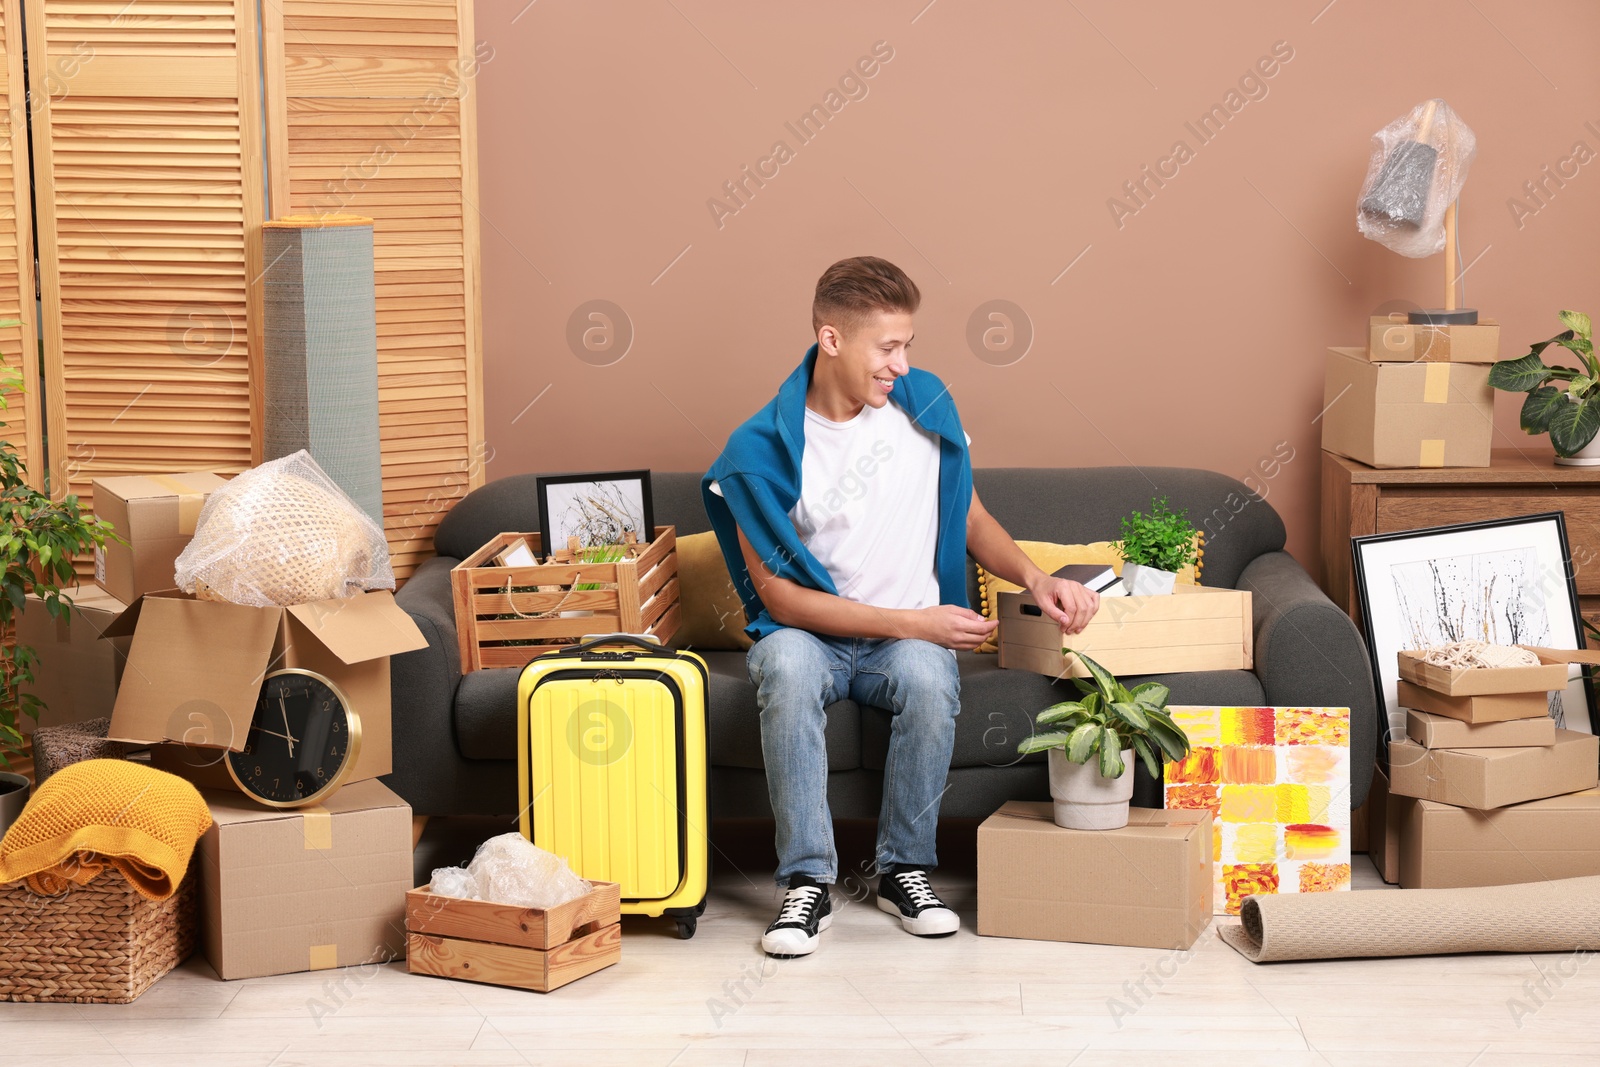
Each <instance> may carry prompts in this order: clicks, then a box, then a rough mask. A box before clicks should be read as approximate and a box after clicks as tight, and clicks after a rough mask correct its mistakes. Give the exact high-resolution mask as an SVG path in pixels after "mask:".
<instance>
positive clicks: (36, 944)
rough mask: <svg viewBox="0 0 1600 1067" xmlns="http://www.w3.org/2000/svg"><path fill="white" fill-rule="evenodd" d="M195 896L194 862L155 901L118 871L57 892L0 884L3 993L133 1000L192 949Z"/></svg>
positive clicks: (119, 1001) (14, 996)
mask: <svg viewBox="0 0 1600 1067" xmlns="http://www.w3.org/2000/svg"><path fill="white" fill-rule="evenodd" d="M198 897H199V893H198V891H197V889H196V886H195V874H194V871H193V870H192V869H191V870H190V872H189V875H188V877H186V878H185V879H184V880H183V884H182V885H181V886H180V887H179V888H178V891H177V892H176V893H174V894H173V895H172V896H170V897H168V898H167V899H166V900H159V901H158V900H146V899H145V898H143V897H141V896H140V895H139V894H138V893H136V892H134V890H133V887H132V886H130V885H129V884H128V882H127V880H126V879H124V878H123V877H122V876H121V875H118V874H117V873H116V872H115V871H107V872H104V873H102V874H101V875H100V876H99V877H98V878H96V879H95V880H94V881H92V882H90V883H89V884H88V885H85V886H78V887H75V888H73V889H71V890H69V891H68V892H66V893H63V894H61V895H60V896H54V897H47V896H41V895H39V894H38V893H35V892H33V891H32V890H31V889H29V888H28V884H27V883H26V882H12V883H11V884H9V885H4V886H0V945H3V946H5V947H4V949H3V950H0V1000H29V1001H38V1000H54V1001H69V1002H71V1003H75V1004H127V1003H128V1002H130V1001H132V1000H135V999H137V998H138V996H139V994H141V993H143V992H144V991H145V990H146V989H149V988H150V987H151V986H152V985H154V984H155V982H156V980H157V979H159V978H160V977H161V976H162V975H164V974H166V973H167V972H168V971H170V970H172V969H173V968H174V967H176V966H177V965H178V964H180V963H182V962H183V961H184V960H185V959H187V958H188V956H189V954H190V953H191V952H193V951H194V947H195V932H196V931H195V926H196V919H195V916H196V909H197V902H198Z"/></svg>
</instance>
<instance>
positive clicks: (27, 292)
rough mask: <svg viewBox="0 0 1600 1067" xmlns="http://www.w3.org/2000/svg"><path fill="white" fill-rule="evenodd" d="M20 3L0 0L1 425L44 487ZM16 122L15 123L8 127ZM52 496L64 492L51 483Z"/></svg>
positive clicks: (30, 477)
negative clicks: (6, 376)
mask: <svg viewBox="0 0 1600 1067" xmlns="http://www.w3.org/2000/svg"><path fill="white" fill-rule="evenodd" d="M22 47H23V42H22V6H21V3H20V0H3V2H0V64H3V65H4V72H3V76H0V321H9V320H13V319H17V320H20V325H16V326H0V359H3V360H4V362H5V366H6V369H7V370H10V371H12V372H18V371H20V374H19V375H18V377H19V384H20V385H21V387H22V392H21V393H20V394H17V393H12V394H10V395H9V396H8V397H7V398H6V403H7V407H6V410H5V411H4V412H3V413H0V422H3V423H5V428H4V429H3V430H0V433H3V434H4V438H5V440H7V441H9V442H10V443H11V445H12V447H13V448H15V449H16V450H17V455H18V457H19V458H20V459H21V460H22V462H23V464H24V465H25V466H26V467H27V471H28V481H29V483H30V484H32V485H33V486H35V487H37V488H43V487H44V485H45V473H46V472H45V468H44V418H43V415H42V413H41V410H40V395H41V394H40V389H39V360H38V358H37V352H38V346H39V334H38V323H37V321H36V318H37V316H36V315H35V312H34V300H33V224H32V219H31V214H32V209H31V206H30V203H29V199H30V189H29V176H28V130H27V87H26V85H25V84H24V83H23V62H22ZM13 123H15V125H13ZM56 492H57V494H58V495H60V494H62V493H64V492H65V490H64V489H57V490H56Z"/></svg>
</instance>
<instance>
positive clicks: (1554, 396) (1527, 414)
mask: <svg viewBox="0 0 1600 1067" xmlns="http://www.w3.org/2000/svg"><path fill="white" fill-rule="evenodd" d="M1559 317H1560V319H1561V322H1562V323H1563V324H1564V325H1565V326H1566V327H1567V328H1566V330H1564V331H1563V332H1561V333H1558V334H1556V335H1555V336H1554V337H1552V338H1550V339H1549V340H1548V341H1540V342H1539V343H1537V344H1534V345H1530V346H1529V350H1528V354H1527V355H1525V356H1518V357H1517V358H1516V359H1503V360H1501V361H1500V362H1499V363H1496V364H1495V365H1494V366H1493V367H1492V368H1491V369H1490V371H1489V384H1490V385H1492V386H1494V387H1495V388H1496V389H1503V390H1505V391H1506V392H1508V393H1527V394H1528V399H1526V400H1524V401H1523V402H1522V420H1521V421H1522V428H1523V430H1524V431H1526V432H1527V433H1530V434H1540V433H1548V434H1549V435H1550V444H1551V446H1552V447H1553V448H1554V449H1555V450H1556V454H1557V455H1559V456H1572V455H1575V454H1576V453H1577V452H1579V451H1580V450H1582V449H1583V447H1584V446H1585V445H1587V444H1588V443H1589V442H1590V441H1593V440H1594V438H1595V434H1596V432H1600V360H1596V359H1595V355H1594V338H1593V325H1592V324H1591V323H1590V321H1589V316H1587V315H1585V314H1584V313H1583V312H1581V311H1563V312H1560V313H1559ZM1551 345H1559V346H1560V347H1562V348H1565V349H1566V350H1567V351H1568V352H1571V353H1572V354H1573V355H1574V356H1576V357H1577V361H1578V363H1579V366H1578V367H1552V366H1549V365H1548V364H1546V363H1545V361H1544V358H1543V354H1544V350H1545V349H1546V348H1548V347H1550V346H1551ZM1552 382H1561V383H1564V384H1565V385H1566V388H1565V389H1562V388H1561V387H1560V386H1558V385H1553V384H1551V383H1552Z"/></svg>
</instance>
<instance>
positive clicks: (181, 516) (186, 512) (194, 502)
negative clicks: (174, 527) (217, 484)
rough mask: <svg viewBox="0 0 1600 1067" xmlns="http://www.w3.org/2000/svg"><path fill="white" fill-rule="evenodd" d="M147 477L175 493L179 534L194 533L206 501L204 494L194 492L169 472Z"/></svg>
mask: <svg viewBox="0 0 1600 1067" xmlns="http://www.w3.org/2000/svg"><path fill="white" fill-rule="evenodd" d="M148 477H149V478H150V480H151V481H152V482H155V483H156V484H157V485H159V486H160V487H161V488H163V489H167V490H170V491H171V492H173V493H176V494H177V497H178V532H179V533H181V534H192V533H194V528H195V524H196V523H197V522H199V520H200V509H201V507H203V506H204V505H205V502H206V494H204V493H197V492H195V491H194V490H193V489H192V488H190V487H189V486H187V485H185V484H183V482H181V481H179V480H178V479H177V478H174V477H172V476H171V475H170V474H152V475H149V476H148Z"/></svg>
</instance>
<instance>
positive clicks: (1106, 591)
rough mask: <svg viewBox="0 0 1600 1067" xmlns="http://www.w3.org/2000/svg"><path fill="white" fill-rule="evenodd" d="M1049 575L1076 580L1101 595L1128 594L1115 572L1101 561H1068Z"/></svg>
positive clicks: (1071, 580)
mask: <svg viewBox="0 0 1600 1067" xmlns="http://www.w3.org/2000/svg"><path fill="white" fill-rule="evenodd" d="M1051 577H1054V578H1065V579H1066V580H1067V581H1069V582H1077V583H1078V584H1079V585H1081V586H1083V587H1084V588H1085V589H1088V590H1090V591H1092V592H1095V593H1099V594H1100V595H1101V596H1127V595H1128V591H1127V590H1126V589H1124V588H1123V586H1122V579H1121V578H1118V577H1117V572H1116V571H1114V570H1112V569H1111V568H1110V567H1108V566H1106V565H1105V564H1102V563H1069V564H1067V565H1066V566H1065V567H1062V568H1061V569H1060V570H1058V571H1056V572H1055V574H1053V575H1052V576H1051ZM1112 590H1115V591H1112Z"/></svg>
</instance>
